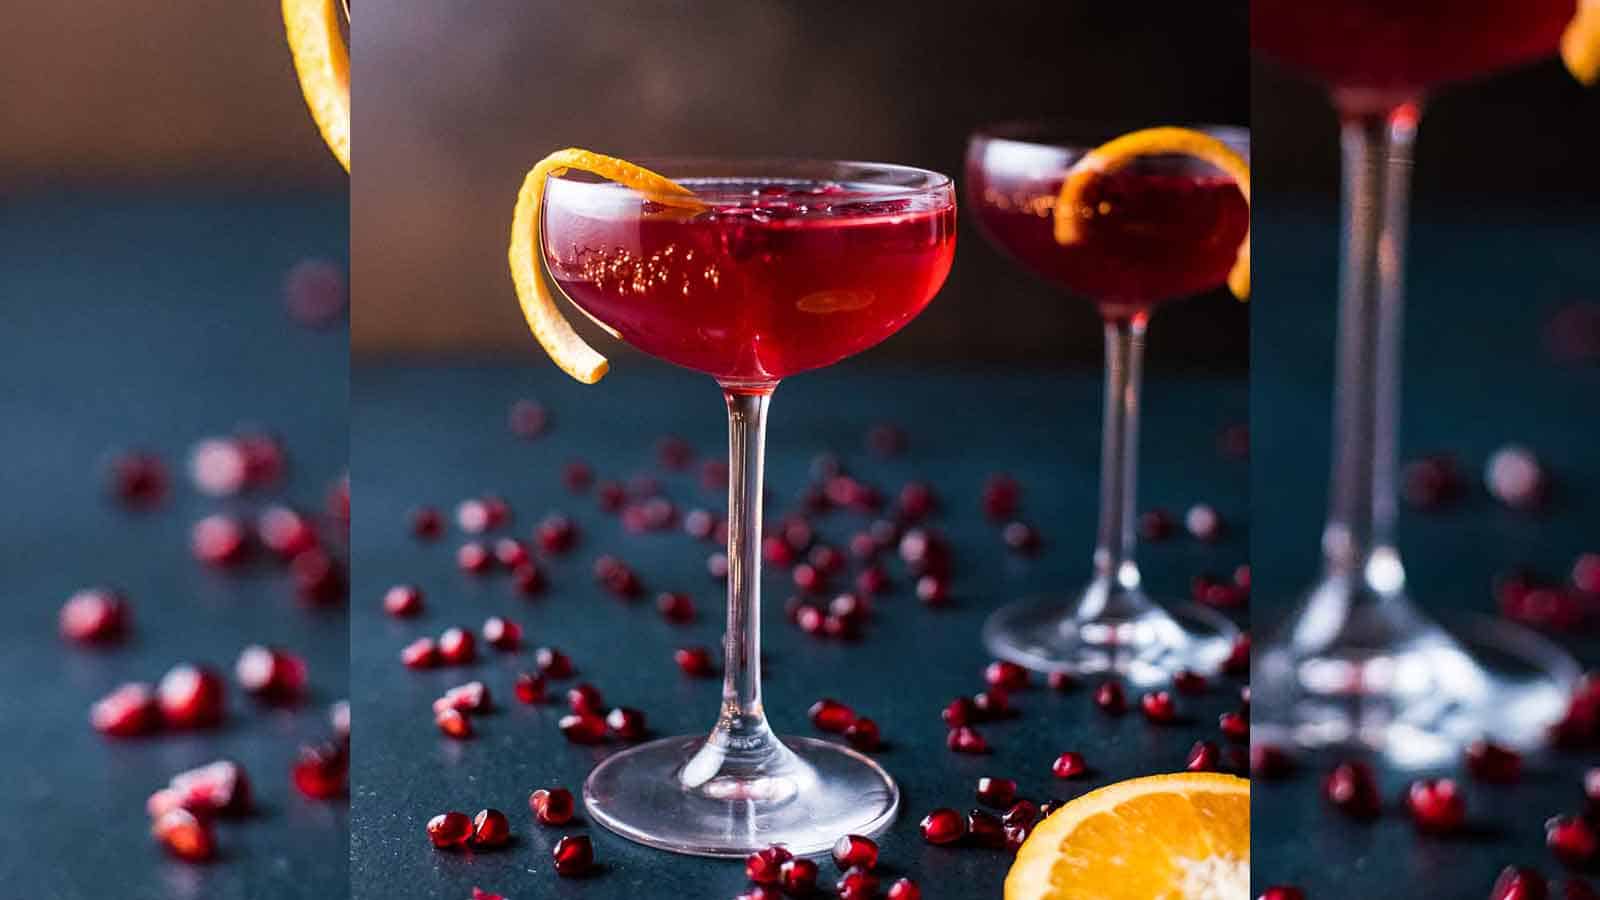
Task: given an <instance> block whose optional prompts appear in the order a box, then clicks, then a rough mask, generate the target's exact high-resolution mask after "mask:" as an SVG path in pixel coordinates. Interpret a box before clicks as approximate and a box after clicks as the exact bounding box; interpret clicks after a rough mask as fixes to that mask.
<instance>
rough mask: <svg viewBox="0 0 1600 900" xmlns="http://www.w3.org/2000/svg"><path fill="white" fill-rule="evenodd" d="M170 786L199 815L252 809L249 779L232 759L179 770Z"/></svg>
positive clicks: (236, 812)
mask: <svg viewBox="0 0 1600 900" xmlns="http://www.w3.org/2000/svg"><path fill="white" fill-rule="evenodd" d="M167 789H168V790H170V791H171V792H172V794H173V795H174V796H175V797H176V798H177V800H178V804H179V805H180V806H182V807H183V808H184V809H187V810H188V811H190V812H192V813H194V814H196V815H199V816H210V815H219V816H239V815H243V814H245V813H247V812H249V811H250V805H251V791H250V779H249V778H248V777H247V776H246V775H245V772H244V769H243V768H241V767H240V766H239V764H238V763H236V762H232V761H230V760H226V759H219V760H217V761H216V762H214V763H210V764H209V765H204V766H200V767H199V768H195V769H189V770H187V771H184V772H179V773H178V774H177V775H174V776H172V780H171V782H169V783H168V785H167Z"/></svg>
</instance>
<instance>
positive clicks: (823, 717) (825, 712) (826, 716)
mask: <svg viewBox="0 0 1600 900" xmlns="http://www.w3.org/2000/svg"><path fill="white" fill-rule="evenodd" d="M806 714H807V715H808V716H810V718H811V724H812V725H813V726H814V727H815V728H816V729H817V730H818V731H828V732H832V733H834V734H843V733H844V731H845V729H847V728H849V727H850V724H851V723H852V722H854V721H855V720H856V714H855V711H854V710H852V709H851V708H850V707H848V706H845V705H844V704H843V703H840V702H839V701H837V700H834V699H833V698H831V697H824V698H822V699H821V700H818V701H817V702H815V703H813V704H811V709H810V710H808V711H807V713H806Z"/></svg>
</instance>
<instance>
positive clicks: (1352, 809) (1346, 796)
mask: <svg viewBox="0 0 1600 900" xmlns="http://www.w3.org/2000/svg"><path fill="white" fill-rule="evenodd" d="M1322 795H1323V797H1324V798H1326V799H1327V801H1328V802H1329V803H1330V804H1332V805H1333V807H1334V808H1335V809H1337V810H1339V811H1340V812H1342V813H1344V814H1345V815H1346V816H1349V817H1350V818H1352V819H1373V818H1376V817H1377V815H1378V807H1379V801H1378V783H1377V779H1376V778H1374V777H1373V774H1372V768H1371V767H1370V766H1368V765H1367V764H1366V763H1363V762H1344V763H1340V764H1339V765H1337V766H1335V767H1334V769H1333V771H1332V772H1331V773H1329V775H1328V777H1327V778H1326V779H1325V780H1324V781H1323V783H1322Z"/></svg>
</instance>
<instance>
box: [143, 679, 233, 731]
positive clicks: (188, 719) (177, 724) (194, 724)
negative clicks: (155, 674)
mask: <svg viewBox="0 0 1600 900" xmlns="http://www.w3.org/2000/svg"><path fill="white" fill-rule="evenodd" d="M156 702H157V703H159V704H160V706H161V718H162V720H163V721H164V722H165V723H166V724H167V725H168V726H169V727H172V728H208V727H210V726H213V725H216V724H217V723H218V722H220V721H222V703H223V684H222V677H221V676H220V675H218V674H217V673H216V671H214V670H213V669H211V668H209V667H207V666H199V665H190V664H188V663H180V664H179V665H176V666H173V667H172V668H171V669H169V670H168V671H167V674H165V675H163V676H161V681H160V683H158V684H157V685H156Z"/></svg>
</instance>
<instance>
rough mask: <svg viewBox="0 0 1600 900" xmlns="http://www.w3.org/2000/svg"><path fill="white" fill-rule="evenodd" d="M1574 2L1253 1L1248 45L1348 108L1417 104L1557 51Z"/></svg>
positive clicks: (1507, 0) (1465, 0) (1531, 0)
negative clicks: (1439, 90)
mask: <svg viewBox="0 0 1600 900" xmlns="http://www.w3.org/2000/svg"><path fill="white" fill-rule="evenodd" d="M1576 13H1577V0H1255V2H1253V3H1251V5H1250V39H1251V43H1252V44H1254V45H1255V47H1256V48H1258V49H1259V50H1261V51H1262V52H1263V53H1265V54H1266V55H1267V56H1269V57H1271V58H1273V59H1275V60H1277V61H1279V62H1281V63H1283V64H1285V65H1287V66H1290V67H1292V68H1295V69H1299V70H1301V71H1302V72H1305V73H1306V74H1308V75H1310V76H1311V77H1313V78H1315V79H1317V80H1318V81H1320V82H1322V83H1323V84H1324V85H1326V86H1327V87H1329V88H1330V89H1332V90H1333V91H1334V92H1335V93H1336V94H1347V95H1350V97H1351V102H1353V103H1358V104H1359V103H1364V102H1365V103H1371V104H1377V103H1380V102H1387V103H1390V104H1393V103H1398V102H1405V101H1409V100H1416V99H1419V98H1420V95H1421V94H1423V93H1426V92H1427V91H1428V90H1429V89H1431V88H1433V87H1436V86H1438V85H1441V84H1445V83H1448V82H1453V81H1461V80H1464V79H1468V78H1474V77H1477V76H1479V75H1484V74H1488V73H1490V72H1493V71H1495V70H1497V69H1504V68H1508V67H1511V66H1516V65H1521V64H1524V63H1529V62H1532V61H1534V60H1537V59H1540V58H1542V57H1546V56H1550V55H1552V54H1554V53H1555V52H1556V46H1557V43H1558V42H1559V41H1560V39H1561V32H1562V30H1563V29H1564V28H1565V27H1566V25H1567V23H1568V22H1570V21H1571V20H1572V18H1573V16H1574V15H1575V14H1576Z"/></svg>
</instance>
